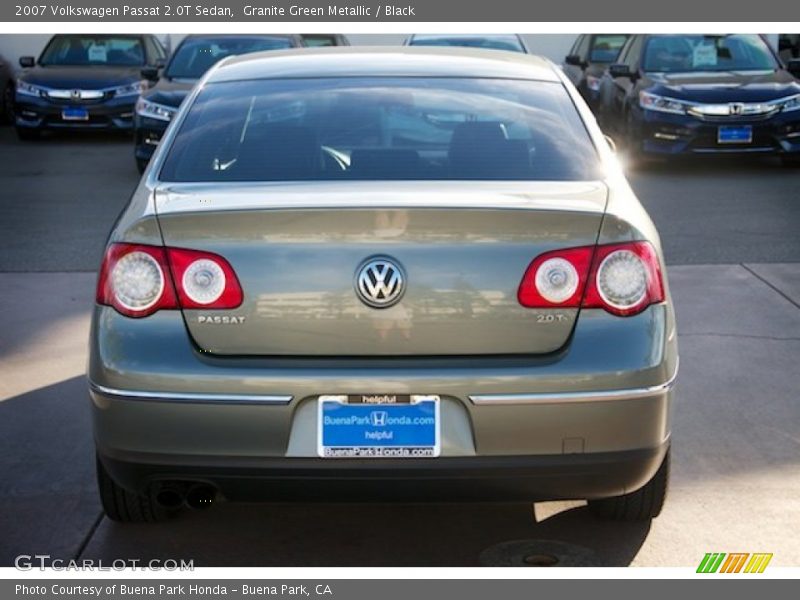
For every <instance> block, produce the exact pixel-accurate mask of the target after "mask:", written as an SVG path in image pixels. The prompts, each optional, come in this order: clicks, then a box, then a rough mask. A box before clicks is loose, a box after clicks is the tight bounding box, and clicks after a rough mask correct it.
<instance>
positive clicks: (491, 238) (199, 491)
mask: <svg viewBox="0 0 800 600" xmlns="http://www.w3.org/2000/svg"><path fill="white" fill-rule="evenodd" d="M677 367H678V355H677V346H676V333H675V321H674V316H673V309H672V303H671V301H670V297H669V290H668V287H667V280H666V276H665V269H664V262H663V258H662V255H661V249H660V244H659V239H658V235H657V233H656V231H655V229H654V227H653V225H652V223H651V221H650V219H649V218H648V216H647V214H646V213H645V212H644V210H643V209H642V207H641V206H640V204H639V202H638V201H637V199H636V197H635V196H634V195H633V193H632V191H631V189H630V188H629V186H628V184H627V182H626V181H625V178H624V176H623V175H622V174H621V172H620V170H619V167H618V166H617V164H616V161H615V159H614V156H613V154H612V153H611V150H610V148H609V146H608V144H607V142H606V140H605V139H604V137H603V135H602V134H601V132H600V130H599V129H598V127H597V125H596V123H595V121H594V119H593V118H592V116H591V114H590V113H589V111H588V109H587V107H586V105H585V103H584V102H583V100H581V98H580V96H579V95H578V94H577V92H576V91H575V89H574V87H573V86H572V85H571V84H570V83H569V82H568V81H566V80H565V78H564V77H563V75H562V74H561V73H560V72H559V70H558V69H557V68H556V67H554V66H553V65H552V64H550V63H548V62H546V61H544V60H542V59H537V58H533V57H530V56H524V55H521V54H520V55H516V54H511V53H488V52H481V51H475V50H464V49H459V50H454V49H427V48H398V49H382V50H379V49H353V48H349V49H348V48H340V49H339V48H334V49H320V50H303V51H294V50H287V51H277V52H269V53H263V54H252V55H248V56H246V57H244V56H240V57H231V58H228V59H225V60H223V61H222V62H220V63H219V64H218V65H217V66H216V67H214V68H213V69H211V70H210V71H209V72H208V73H207V74H206V76H205V77H204V78H203V79H202V80H201V81H200V82H199V84H198V85H197V87H196V88H195V90H193V92H192V94H191V95H190V97H189V98H187V100H186V102H185V103H184V105H183V106H182V107H181V109H180V111H179V112H178V114H177V115H176V117H175V119H174V120H173V122H172V123H171V124H170V126H169V129H168V130H167V132H166V133H165V137H164V139H163V142H162V143H161V144H160V145H159V148H158V150H157V151H156V154H155V155H154V157H153V160H152V162H151V164H150V166H149V167H148V169H147V171H146V172H145V174H144V176H143V178H142V181H141V183H140V184H139V187H138V188H137V190H136V191H135V193H134V195H133V197H132V199H131V201H130V204H129V205H128V207H127V209H126V210H125V211H124V213H123V214H122V216H121V217H120V219H119V221H118V222H117V224H116V226H115V227H114V230H113V231H112V233H111V236H110V239H109V244H108V247H107V249H106V253H105V257H104V260H103V264H102V267H101V271H100V275H99V281H98V286H97V303H96V306H95V309H94V317H93V323H92V335H91V358H90V364H89V373H88V376H89V383H90V388H91V397H92V409H93V419H94V429H95V439H96V443H97V453H98V462H97V465H98V479H99V485H100V494H101V497H102V502H103V506H104V507H105V511H106V513H107V514H108V516H109V517H111V518H112V519H116V520H121V521H151V520H158V519H160V518H163V517H165V516H168V515H169V514H171V513H172V512H175V511H176V510H177V509H178V508H179V507H180V506H182V505H184V504H185V505H188V506H191V507H201V506H207V505H209V504H210V503H211V502H212V501H214V500H217V499H226V500H230V501H235V500H253V499H263V500H275V499H288V498H298V497H302V496H303V495H311V496H312V497H314V498H317V499H320V498H321V499H338V500H347V499H357V500H364V499H369V498H378V497H381V498H386V499H389V500H409V499H450V498H455V497H459V498H474V499H482V500H511V499H525V500H532V501H535V500H545V499H560V498H564V499H568V498H575V499H583V498H586V499H589V501H590V507H591V508H592V510H593V511H594V512H596V513H597V514H598V515H601V516H605V517H610V518H616V519H621V520H633V519H648V518H652V517H655V516H656V515H658V513H659V512H660V510H661V507H662V504H663V502H664V496H665V493H666V486H667V478H668V472H669V441H670V399H671V394H672V389H671V388H672V384H673V382H674V380H675V376H676V373H677Z"/></svg>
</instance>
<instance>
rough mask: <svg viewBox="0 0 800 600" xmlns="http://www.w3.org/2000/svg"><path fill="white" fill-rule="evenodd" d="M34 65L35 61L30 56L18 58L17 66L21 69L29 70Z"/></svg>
mask: <svg viewBox="0 0 800 600" xmlns="http://www.w3.org/2000/svg"><path fill="white" fill-rule="evenodd" d="M35 65H36V59H35V58H34V57H32V56H20V57H19V66H20V67H22V68H23V69H29V68H30V67H33V66H35Z"/></svg>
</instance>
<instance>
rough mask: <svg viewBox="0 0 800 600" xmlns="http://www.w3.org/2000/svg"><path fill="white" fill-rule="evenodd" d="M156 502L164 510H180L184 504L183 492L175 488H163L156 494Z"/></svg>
mask: <svg viewBox="0 0 800 600" xmlns="http://www.w3.org/2000/svg"><path fill="white" fill-rule="evenodd" d="M156 502H158V504H159V505H161V506H163V507H164V508H178V507H180V506H181V505H182V504H183V492H182V491H181V490H180V489H177V488H174V487H164V488H161V489H160V490H159V491H158V493H156Z"/></svg>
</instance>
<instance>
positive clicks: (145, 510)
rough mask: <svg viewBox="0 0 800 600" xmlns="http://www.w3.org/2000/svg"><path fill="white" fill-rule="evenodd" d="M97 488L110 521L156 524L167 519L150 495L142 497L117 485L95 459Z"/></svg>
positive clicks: (165, 513)
mask: <svg viewBox="0 0 800 600" xmlns="http://www.w3.org/2000/svg"><path fill="white" fill-rule="evenodd" d="M97 488H98V491H99V492H100V502H101V503H102V505H103V511H104V512H105V513H106V516H107V517H108V518H109V519H111V520H112V521H118V522H120V523H156V522H158V521H163V520H165V519H166V518H167V517H168V511H167V510H166V509H164V508H162V507H161V506H159V505H158V504H157V503H156V501H155V498H153V497H152V496H151V495H150V494H146V495H142V494H136V493H134V492H129V491H128V490H126V489H124V488H122V487H120V486H119V485H117V484H116V483H115V482H114V480H113V479H111V477H110V476H109V474H108V472H107V471H106V469H105V467H104V466H103V463H102V462H101V461H100V459H99V458H97Z"/></svg>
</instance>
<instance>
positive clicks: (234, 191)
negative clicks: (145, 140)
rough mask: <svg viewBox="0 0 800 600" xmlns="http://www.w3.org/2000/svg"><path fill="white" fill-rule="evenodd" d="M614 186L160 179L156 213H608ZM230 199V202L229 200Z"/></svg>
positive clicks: (155, 193)
mask: <svg viewBox="0 0 800 600" xmlns="http://www.w3.org/2000/svg"><path fill="white" fill-rule="evenodd" d="M608 191H609V185H608V183H607V182H606V181H603V180H594V181H468V180H466V181H442V180H436V181H424V180H421V181H394V180H387V181H360V182H352V181H351V182H341V181H313V182H224V183H216V182H214V183H166V182H164V183H160V184H158V185H157V186H156V187H155V188H154V189H153V190H152V202H151V203H149V206H148V209H149V211H152V213H153V214H159V215H166V214H176V213H194V212H215V211H234V210H297V209H329V210H330V209H400V210H402V209H422V208H431V209H467V210H469V209H476V210H546V211H568V212H579V213H590V214H598V215H602V214H604V213H605V210H606V205H607V201H608ZM223 198H224V200H223Z"/></svg>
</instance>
